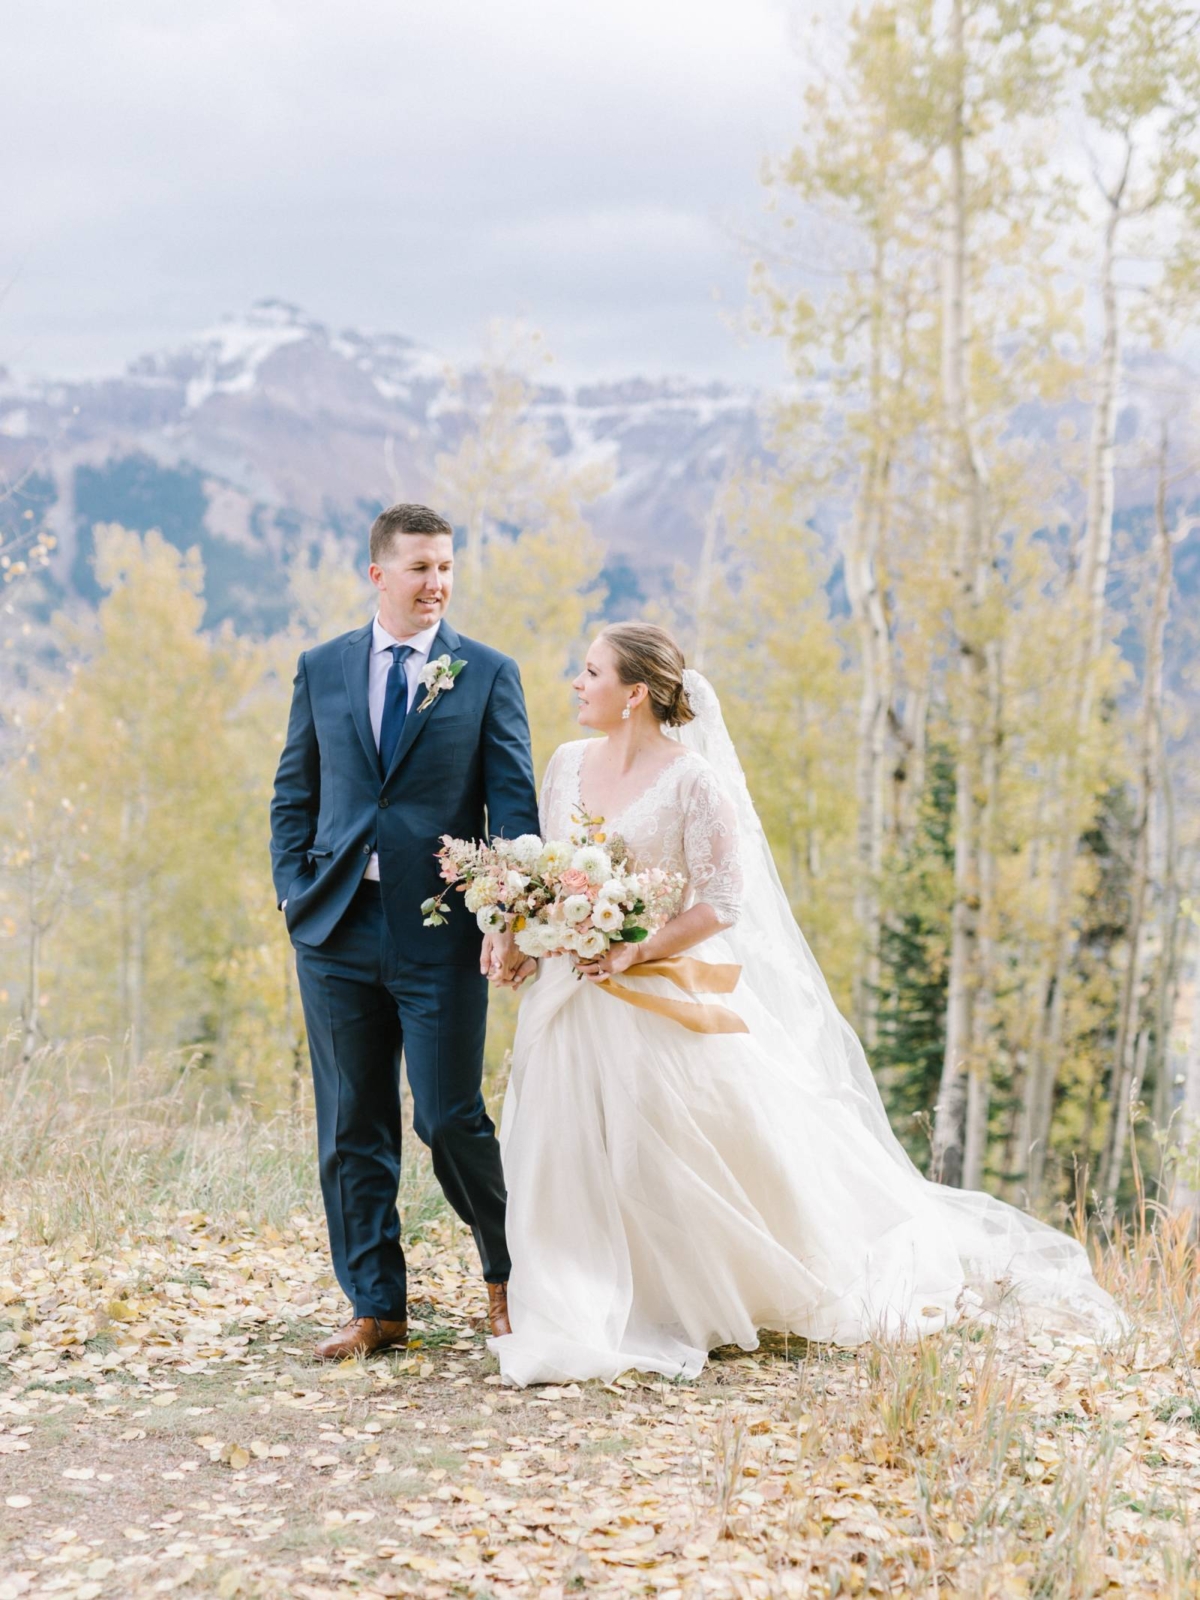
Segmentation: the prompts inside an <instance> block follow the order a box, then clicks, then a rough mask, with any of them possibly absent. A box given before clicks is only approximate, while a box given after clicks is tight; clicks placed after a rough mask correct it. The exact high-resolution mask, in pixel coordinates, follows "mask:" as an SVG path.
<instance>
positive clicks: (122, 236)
mask: <svg viewBox="0 0 1200 1600" xmlns="http://www.w3.org/2000/svg"><path fill="white" fill-rule="evenodd" d="M805 9H806V8H805V7H804V6H803V5H800V6H797V5H796V4H792V3H790V0H420V3H418V0H390V3H387V0H198V3H186V0H102V3H100V4H97V3H95V0H15V3H14V0H9V7H8V10H7V13H6V23H5V35H6V37H5V48H4V50H3V52H2V53H0V141H2V145H3V148H4V149H5V150H6V151H7V153H8V158H9V159H8V161H7V162H6V163H5V167H6V172H5V182H4V222H3V227H2V228H0V270H2V271H3V275H4V280H5V282H6V284H7V285H8V288H7V294H6V297H5V299H4V301H3V304H2V305H0V364H7V365H9V366H11V367H13V368H16V369H18V370H21V371H28V372H43V373H62V374H72V375H74V374H82V373H95V372H102V371H111V370H114V369H119V368H120V367H121V366H123V365H124V363H125V361H127V360H128V359H129V358H130V357H132V356H134V355H137V354H138V353H140V352H141V351H143V350H147V349H153V348H158V347H160V346H162V345H166V344H171V343H175V342H178V341H179V340H181V339H183V338H186V337H187V336H188V335H189V334H191V333H192V332H194V331H195V330H197V329H199V328H203V327H205V326H207V325H208V324H210V323H212V322H213V321H215V320H216V319H217V318H218V317H220V316H221V315H222V314H223V313H225V312H227V311H234V312H236V311H239V310H242V309H244V308H245V307H247V306H248V305H249V304H250V303H251V302H252V301H253V300H255V299H258V298H260V297H263V296H270V295H278V296H282V297H283V298H285V299H289V300H294V301H296V302H297V303H298V304H300V305H301V306H303V307H304V308H305V309H306V310H308V311H310V312H311V313H312V314H313V315H314V316H316V317H318V318H320V319H321V320H322V321H326V322H329V323H331V324H332V325H333V326H335V327H344V326H356V327H364V328H376V329H382V328H387V329H392V330H395V331H398V332H403V333H408V334H410V335H412V336H413V337H415V338H418V339H420V340H422V341H424V342H426V343H428V344H430V345H432V346H433V347H434V348H435V349H437V350H439V351H441V352H442V353H444V354H445V355H447V356H449V357H451V358H461V357H464V356H470V355H472V354H473V353H476V352H477V351H478V349H479V347H480V344H481V342H482V339H483V336H484V332H485V329H486V326H487V324H488V322H489V320H490V319H493V318H497V317H498V318H511V317H524V318H526V319H528V320H529V321H530V322H532V323H534V324H535V325H537V326H539V327H541V328H542V329H543V330H544V331H545V332H546V334H547V335H548V337H549V340H550V343H551V345H552V347H553V348H554V350H555V351H556V353H557V355H558V357H559V360H560V363H561V365H562V368H563V369H564V372H565V374H566V375H569V376H573V377H586V376H589V375H591V374H606V375H611V374H616V373H626V372H637V371H645V372H650V373H661V372H670V371H680V372H688V373H691V374H695V375H701V374H712V375H713V376H724V377H733V378H751V379H757V380H760V381H762V380H766V381H769V380H770V378H771V376H772V375H774V374H777V373H778V372H779V371H780V366H779V357H778V355H777V353H775V352H774V351H772V350H770V349H764V348H762V347H760V346H757V345H755V344H748V343H747V342H746V341H744V340H741V341H740V340H739V337H738V336H737V334H736V333H735V332H733V331H731V329H730V328H729V327H728V326H727V319H728V316H729V315H731V314H736V313H737V312H738V311H739V310H740V309H741V308H742V307H743V306H744V303H745V298H746V277H747V261H746V256H745V253H744V251H743V250H742V249H741V248H740V247H739V245H738V243H737V240H736V237H735V235H736V233H737V232H738V231H739V230H741V231H743V232H745V231H752V230H753V229H754V228H755V227H756V226H758V224H759V221H760V218H761V215H762V210H761V207H762V198H761V186H760V169H761V164H762V161H763V158H764V157H766V156H768V155H770V154H772V153H778V152H779V151H781V150H782V149H783V148H785V147H786V145H787V143H788V142H789V139H790V137H791V135H792V133H793V130H794V128H795V123H796V117H797V104H798V93H799V82H800V77H801V65H800V46H802V43H803V41H802V31H803V29H804V28H805V26H806V23H805V20H804V11H805ZM807 9H809V10H811V9H812V8H811V7H809V8H807Z"/></svg>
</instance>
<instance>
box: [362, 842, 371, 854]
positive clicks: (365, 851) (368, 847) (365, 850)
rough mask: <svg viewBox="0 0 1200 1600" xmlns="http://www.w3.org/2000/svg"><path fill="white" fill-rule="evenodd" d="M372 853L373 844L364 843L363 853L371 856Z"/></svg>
mask: <svg viewBox="0 0 1200 1600" xmlns="http://www.w3.org/2000/svg"><path fill="white" fill-rule="evenodd" d="M370 854H371V846H370V845H369V844H365V845H363V855H365V856H369V855H370Z"/></svg>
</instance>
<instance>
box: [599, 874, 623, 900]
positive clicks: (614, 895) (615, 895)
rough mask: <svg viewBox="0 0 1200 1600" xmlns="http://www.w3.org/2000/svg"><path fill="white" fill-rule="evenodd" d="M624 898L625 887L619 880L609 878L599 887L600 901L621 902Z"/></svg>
mask: <svg viewBox="0 0 1200 1600" xmlns="http://www.w3.org/2000/svg"><path fill="white" fill-rule="evenodd" d="M624 898H625V885H624V884H623V883H622V882H621V880H620V878H609V879H608V881H607V882H606V883H602V884H601V885H600V899H601V900H623V899H624Z"/></svg>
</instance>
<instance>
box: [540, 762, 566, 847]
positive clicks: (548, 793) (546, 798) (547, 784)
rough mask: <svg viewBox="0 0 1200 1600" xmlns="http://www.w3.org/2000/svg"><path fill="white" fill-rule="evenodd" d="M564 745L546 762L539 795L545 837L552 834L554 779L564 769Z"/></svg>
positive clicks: (541, 821) (541, 825)
mask: <svg viewBox="0 0 1200 1600" xmlns="http://www.w3.org/2000/svg"><path fill="white" fill-rule="evenodd" d="M562 753H563V746H562V745H561V744H560V745H559V746H558V748H557V749H556V750H555V752H554V754H553V755H552V756H551V757H550V759H549V761H547V763H546V770H545V772H544V773H543V774H542V789H541V793H540V794H539V796H538V825H539V828H540V829H541V835H542V838H543V839H546V838H548V837H549V834H550V818H551V817H552V816H553V814H554V779H555V774H556V773H558V772H559V771H560V770H561V769H562Z"/></svg>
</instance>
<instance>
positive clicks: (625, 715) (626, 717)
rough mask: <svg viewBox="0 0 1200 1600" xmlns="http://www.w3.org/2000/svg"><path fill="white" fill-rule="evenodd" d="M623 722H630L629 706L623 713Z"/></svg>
mask: <svg viewBox="0 0 1200 1600" xmlns="http://www.w3.org/2000/svg"><path fill="white" fill-rule="evenodd" d="M621 721H622V722H628V721H629V707H628V706H626V707H625V709H624V711H622V713H621Z"/></svg>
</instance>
